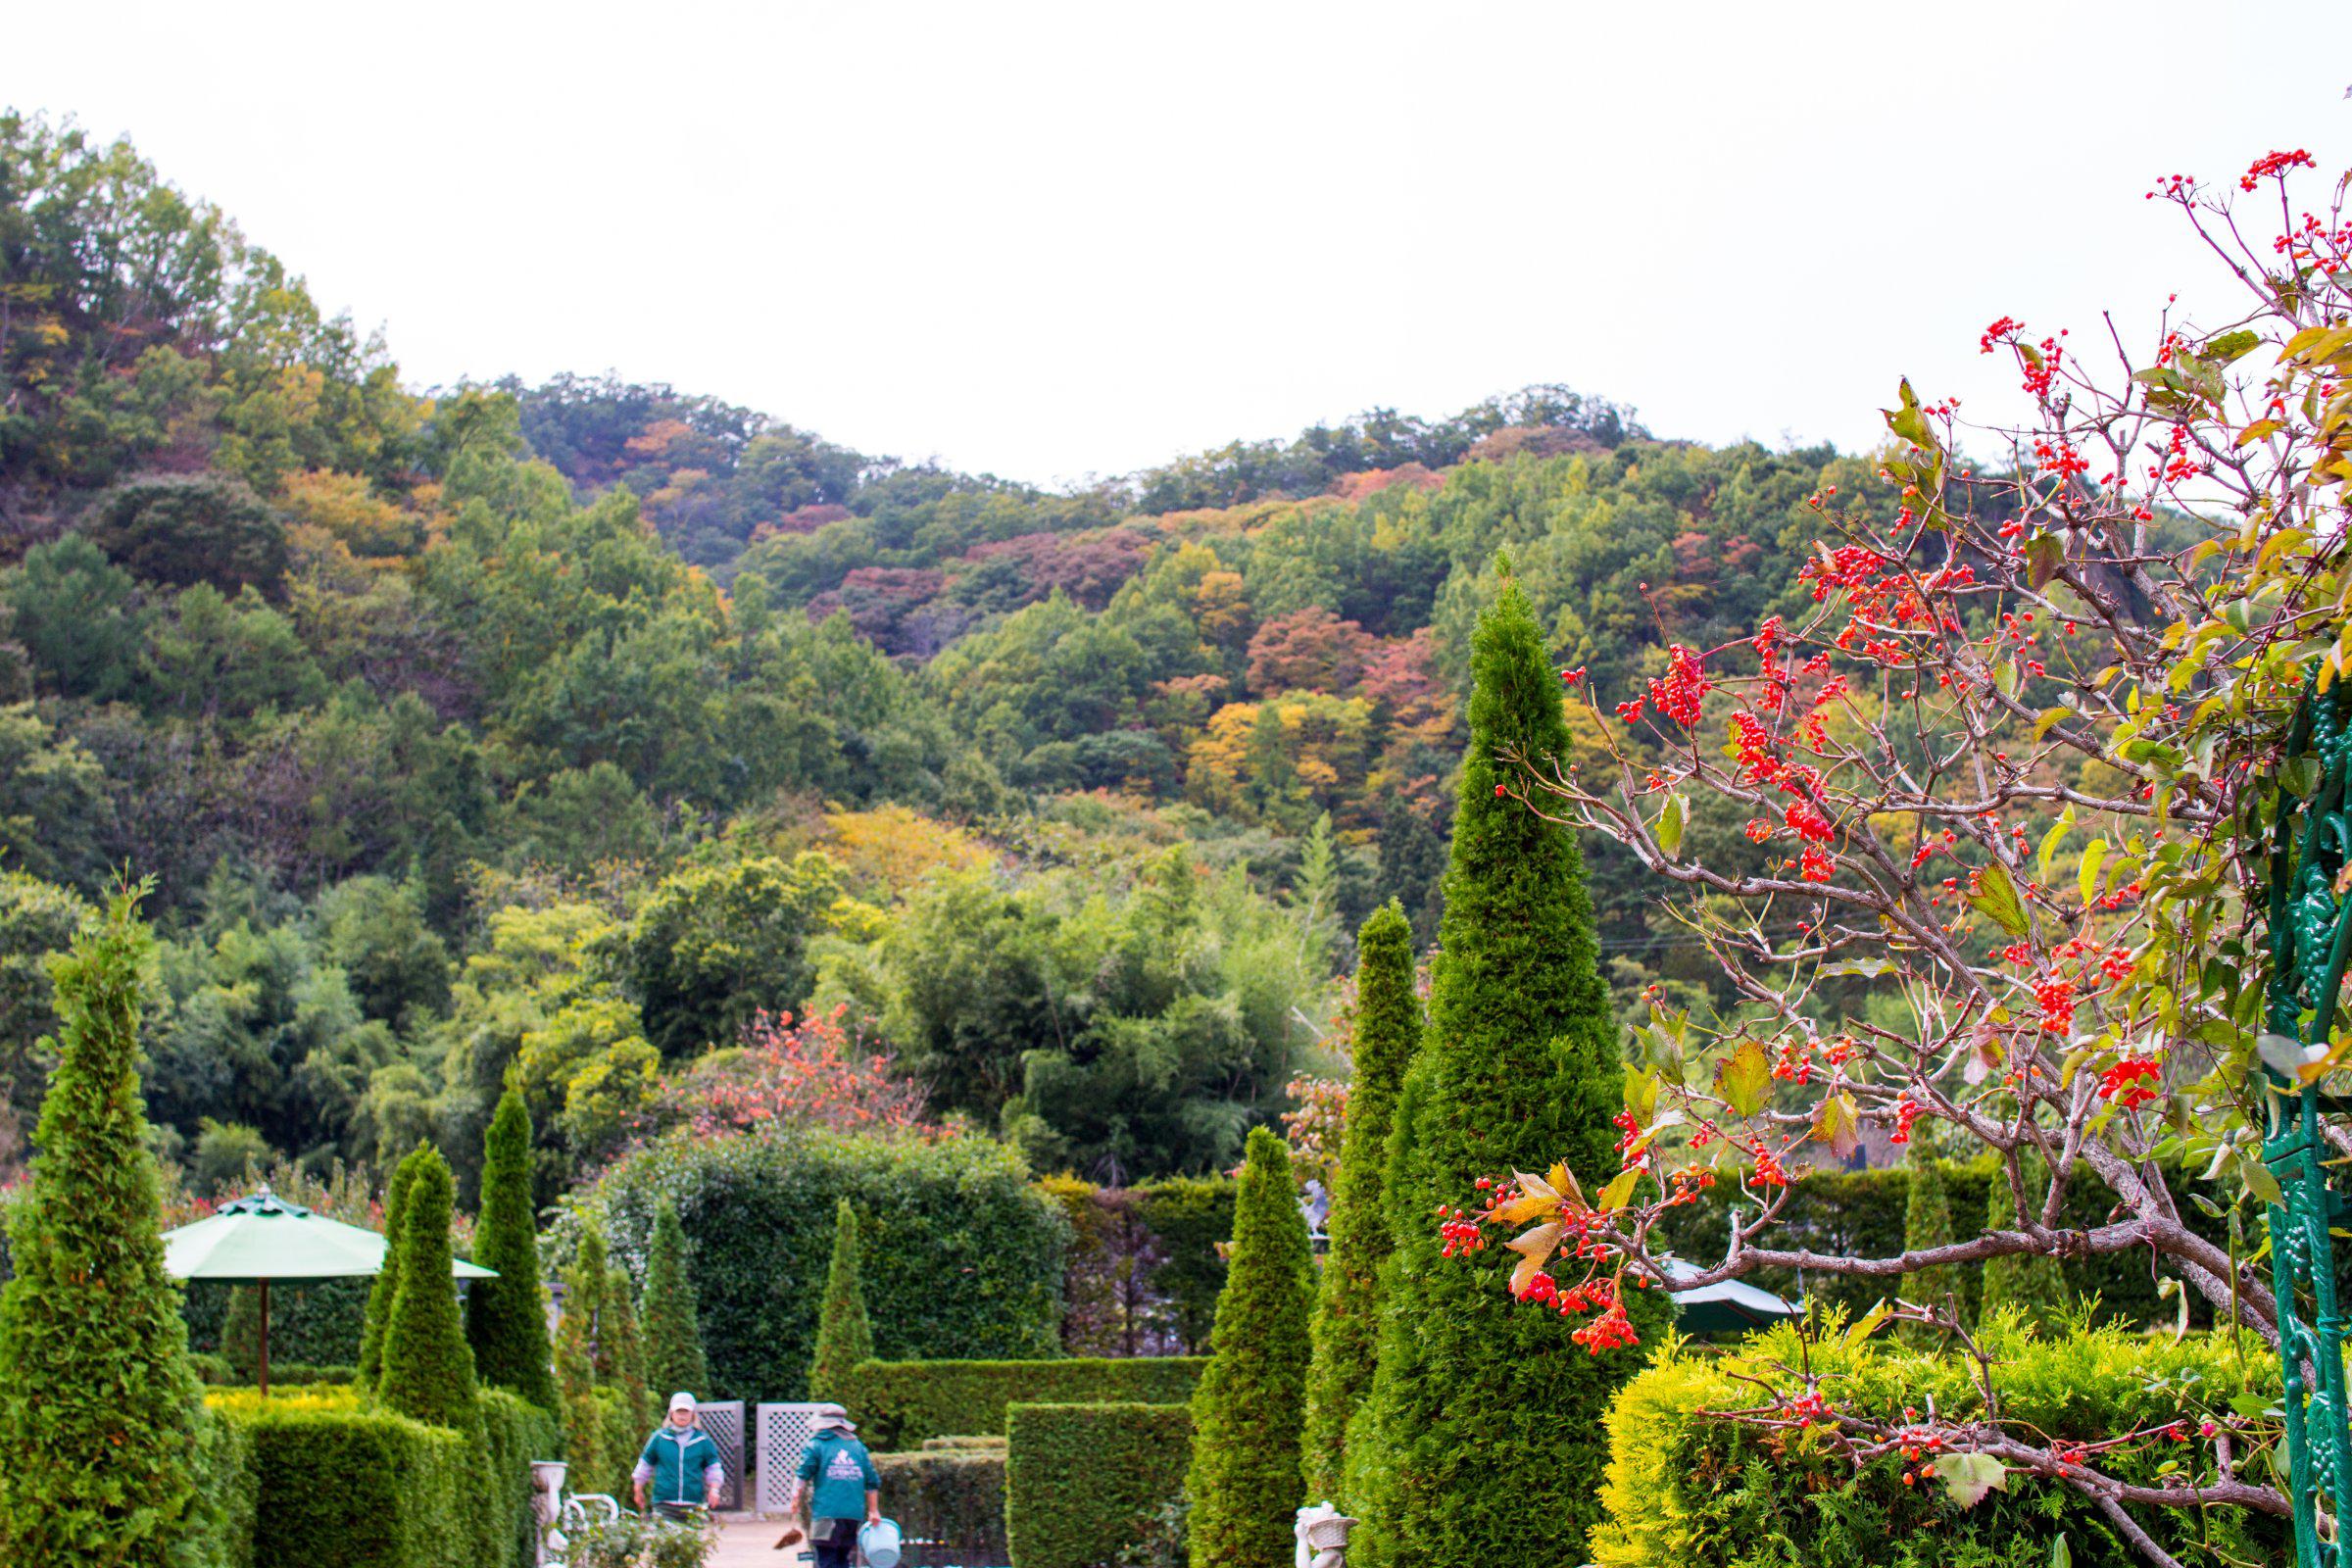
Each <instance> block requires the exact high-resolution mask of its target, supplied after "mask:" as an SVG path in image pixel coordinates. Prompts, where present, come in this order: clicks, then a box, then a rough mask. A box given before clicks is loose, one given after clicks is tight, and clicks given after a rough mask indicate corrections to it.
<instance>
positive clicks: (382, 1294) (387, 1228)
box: [360, 1144, 424, 1389]
mask: <svg viewBox="0 0 2352 1568" xmlns="http://www.w3.org/2000/svg"><path fill="white" fill-rule="evenodd" d="M423 1149H424V1146H423V1145H422V1144H419V1145H417V1151H416V1152H413V1153H412V1154H411V1155H410V1156H409V1158H407V1159H403V1160H402V1161H401V1162H400V1163H399V1164H398V1165H395V1166H394V1167H393V1168H392V1180H391V1182H390V1183H389V1184H388V1185H387V1186H386V1188H385V1190H384V1263H383V1267H381V1268H379V1269H377V1270H376V1274H375V1283H374V1284H372V1285H370V1286H368V1312H367V1316H366V1317H364V1318H363V1319H362V1320H361V1322H360V1387H361V1388H363V1389H372V1388H374V1387H375V1386H376V1385H377V1384H379V1383H381V1382H383V1380H384V1330H385V1329H386V1328H387V1327H389V1326H390V1324H391V1322H392V1299H393V1298H394V1297H396V1296H398V1295H399V1294H400V1256H401V1247H402V1238H403V1234H404V1233H403V1227H402V1221H404V1220H405V1219H407V1217H408V1212H409V1184H410V1183H411V1182H412V1181H414V1180H416V1177H417V1167H416V1165H415V1164H413V1163H412V1162H411V1161H413V1160H414V1159H415V1157H416V1153H420V1152H423Z"/></svg>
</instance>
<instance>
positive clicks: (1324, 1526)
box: [1291, 1502, 1355, 1568]
mask: <svg viewBox="0 0 2352 1568" xmlns="http://www.w3.org/2000/svg"><path fill="white" fill-rule="evenodd" d="M1354 1528H1355V1521H1354V1520H1352V1519H1350V1518H1348V1517H1347V1516H1346V1515H1344V1514H1342V1513H1341V1512H1340V1510H1339V1509H1337V1508H1335V1507H1333V1506H1332V1505H1331V1504H1330V1503H1328V1502H1323V1503H1318V1504H1316V1505H1315V1506H1314V1507H1312V1508H1301V1509H1299V1519H1298V1523H1297V1524H1295V1525H1293V1526H1292V1528H1291V1533H1292V1534H1293V1535H1295V1536H1297V1537H1298V1538H1299V1549H1298V1551H1297V1553H1296V1554H1295V1555H1294V1559H1293V1560H1294V1561H1296V1562H1297V1563H1298V1565H1299V1568H1347V1564H1348V1531H1350V1530H1353V1529H1354Z"/></svg>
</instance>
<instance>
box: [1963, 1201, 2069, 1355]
mask: <svg viewBox="0 0 2352 1568" xmlns="http://www.w3.org/2000/svg"><path fill="white" fill-rule="evenodd" d="M2025 1174H2026V1191H2027V1192H2028V1193H2029V1194H2031V1193H2032V1192H2033V1191H2034V1188H2035V1186H2037V1185H2038V1184H2039V1179H2040V1178H2041V1176H2042V1175H2043V1174H2044V1173H2043V1172H2042V1171H2041V1169H2040V1161H2038V1160H2034V1161H2031V1162H2029V1163H2028V1164H2027V1166H2026V1170H2025ZM1987 1186H1988V1191H1987V1192H1986V1193H1985V1229H1986V1230H1987V1231H2005V1230H2013V1229H2015V1228H2016V1225H2017V1195H2016V1194H2015V1193H2013V1192H2011V1191H2010V1190H2009V1173H2008V1172H2007V1171H2005V1170H2002V1169H2000V1168H1999V1167H1997V1166H1996V1167H1994V1169H1993V1173H1992V1180H1991V1182H1990V1183H1988V1184H1987ZM1984 1290H1985V1300H1984V1303H1983V1305H1981V1306H1980V1307H1979V1308H1978V1312H1977V1315H1978V1316H1979V1317H1989V1316H1990V1315H1991V1314H1992V1309H1993V1308H1994V1307H1996V1306H2015V1307H2019V1308H2022V1309H2023V1310H2024V1312H2025V1314H2026V1321H2027V1322H2029V1323H2032V1324H2034V1325H2035V1326H2037V1327H2039V1326H2043V1325H2047V1324H2051V1323H2055V1322H2057V1321H2058V1320H2059V1319H2060V1318H2061V1317H2063V1316H2064V1315H2065V1312H2066V1306H2067V1299H2068V1293H2067V1289H2066V1275H2065V1274H2064V1273H2063V1272H2062V1271H2061V1270H2060V1269H2059V1267H2058V1260H2057V1259H2056V1258H2054V1257H2045V1256H2043V1255H2042V1254H2041V1253H2039V1252H2011V1253H2009V1254H2008V1255H2007V1256H2004V1257H1995V1258H1991V1259H1988V1260H1987V1261H1986V1262H1985V1286H1984Z"/></svg>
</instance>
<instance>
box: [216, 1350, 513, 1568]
mask: <svg viewBox="0 0 2352 1568" xmlns="http://www.w3.org/2000/svg"><path fill="white" fill-rule="evenodd" d="M206 1404H207V1407H208V1408H209V1410H210V1412H211V1416H212V1421H211V1424H210V1430H208V1433H207V1436H206V1445H205V1451H206V1459H207V1471H206V1476H205V1487H204V1497H203V1500H204V1503H205V1510H206V1512H207V1514H208V1515H209V1523H210V1525H211V1528H212V1530H213V1532H214V1534H215V1542H214V1545H215V1549H214V1550H213V1551H212V1552H211V1553H210V1554H209V1556H210V1559H211V1560H212V1561H214V1562H217V1563H220V1564H221V1565H222V1568H269V1565H272V1564H278V1563H299V1564H301V1565H302V1568H519V1565H521V1564H524V1563H528V1562H530V1561H531V1560H532V1557H531V1543H532V1533H533V1529H534V1525H533V1522H532V1519H531V1515H530V1503H531V1472H530V1461H531V1460H533V1459H543V1458H547V1457H549V1456H550V1455H551V1454H552V1453H553V1452H554V1450H555V1446H556V1431H555V1421H554V1419H553V1418H552V1417H550V1416H549V1415H548V1414H547V1413H546V1412H545V1411H543V1410H540V1409H538V1408H537V1407H535V1406H533V1405H531V1404H529V1403H527V1402H525V1401H523V1400H521V1399H518V1398H516V1397H514V1396H513V1395H510V1394H507V1393H504V1392H503V1391H493V1392H491V1393H488V1394H485V1395H483V1396H482V1397H481V1408H482V1425H483V1428H484V1431H485V1434H486V1437H487V1452H486V1453H484V1452H482V1451H479V1450H471V1448H470V1445H469V1443H468V1442H467V1440H466V1439H465V1438H462V1437H460V1436H459V1435H458V1434H457V1433H455V1432H452V1431H450V1430H449V1429H447V1428H445V1427H432V1426H425V1425H423V1424H421V1423H419V1422H416V1421H411V1420H409V1419H408V1418H407V1417H405V1416H399V1415H394V1414H392V1413H391V1412H389V1411H387V1410H383V1409H380V1408H374V1407H369V1406H366V1405H363V1404H362V1403H361V1401H360V1397H359V1395H358V1393H357V1391H356V1390H352V1389H349V1388H324V1387H318V1388H311V1389H304V1390H299V1391H295V1392H293V1393H290V1394H284V1395H273V1396H272V1397H270V1398H268V1399H263V1398H262V1397H260V1396H259V1395H258V1394H257V1393H255V1392H254V1391H251V1390H221V1391H216V1392H214V1393H212V1394H210V1395H208V1396H207V1397H206ZM485 1467H486V1468H485ZM485 1487H488V1488H490V1489H491V1490H490V1492H489V1494H488V1495H486V1496H485V1494H484V1488H485ZM485 1517H486V1518H487V1521H488V1526H489V1528H488V1531H487V1538H488V1539H487V1540H485V1533H484V1531H483V1528H482V1525H483V1521H484V1519H485Z"/></svg>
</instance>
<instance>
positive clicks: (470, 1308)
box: [466, 1089, 558, 1413]
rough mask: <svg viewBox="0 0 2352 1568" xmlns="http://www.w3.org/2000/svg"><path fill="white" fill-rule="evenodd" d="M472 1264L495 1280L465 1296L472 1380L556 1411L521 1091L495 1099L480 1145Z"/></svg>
mask: <svg viewBox="0 0 2352 1568" xmlns="http://www.w3.org/2000/svg"><path fill="white" fill-rule="evenodd" d="M473 1235H474V1245H473V1251H474V1257H473V1260H474V1261H475V1262H477V1263H479V1264H481V1265H482V1267H484V1268H487V1269H495V1270H497V1272H498V1278H496V1279H494V1280H476V1281H474V1282H473V1285H472V1287H471V1289H469V1290H468V1291H467V1292H466V1343H467V1344H469V1345H471V1346H472V1347H473V1372H474V1376H475V1377H477V1378H479V1379H480V1380H481V1381H482V1382H484V1383H487V1384H491V1385H493V1386H495V1387H498V1388H504V1389H511V1390H513V1391H514V1392H515V1393H516V1394H519V1395H521V1396H522V1397H524V1398H526V1399H528V1400H530V1401H531V1402H532V1403H533V1404H535V1405H538V1406H539V1407H540V1408H541V1409H543V1410H547V1411H549V1412H551V1413H552V1412H553V1411H554V1410H555V1409H556V1407H557V1404H558V1400H557V1397H556V1375H555V1369H554V1365H553V1362H554V1354H553V1351H552V1350H551V1348H549V1346H548V1343H547V1294H546V1292H544V1291H543V1290H541V1289H540V1287H539V1238H538V1234H537V1228H536V1226H535V1225H534V1224H533V1221H532V1214H531V1113H530V1112H529V1111H528V1110H527V1109H525V1108H524V1107H523V1103H522V1095H521V1093H520V1091H518V1090H514V1089H510V1090H508V1091H507V1092H506V1093H505V1094H504V1095H503V1096H501V1097H500V1098H499V1102H498V1114H497V1115H495V1116H493V1117H492V1118H491V1119H490V1131H489V1132H488V1134H487V1135H485V1137H484V1138H483V1140H482V1213H481V1219H480V1221H479V1222H478V1223H477V1224H476V1226H475V1228H474V1233H473Z"/></svg>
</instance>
